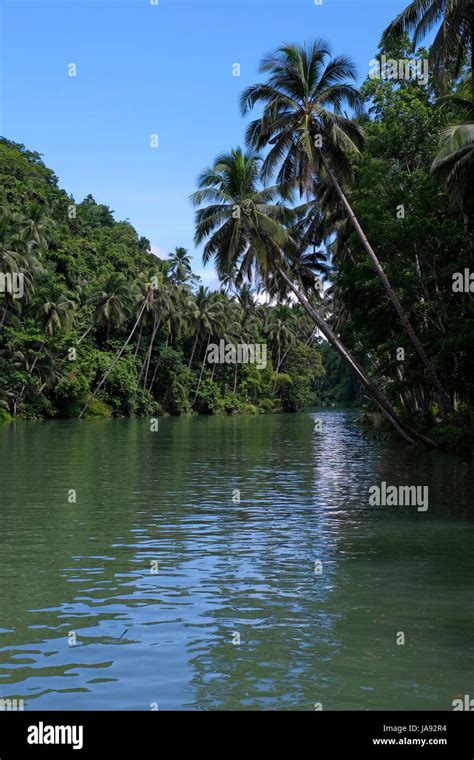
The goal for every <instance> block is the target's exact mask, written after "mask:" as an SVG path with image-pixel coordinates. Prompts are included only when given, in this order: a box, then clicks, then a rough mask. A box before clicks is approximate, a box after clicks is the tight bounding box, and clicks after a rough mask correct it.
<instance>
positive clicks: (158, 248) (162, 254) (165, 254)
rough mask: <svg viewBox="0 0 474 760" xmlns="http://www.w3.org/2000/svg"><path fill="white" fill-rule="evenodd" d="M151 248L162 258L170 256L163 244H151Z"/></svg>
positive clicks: (155, 254) (153, 252) (154, 253)
mask: <svg viewBox="0 0 474 760" xmlns="http://www.w3.org/2000/svg"><path fill="white" fill-rule="evenodd" d="M150 250H151V252H152V254H153V255H154V256H158V258H160V259H167V258H168V251H166V250H165V249H164V248H162V247H161V245H155V244H154V243H151V244H150Z"/></svg>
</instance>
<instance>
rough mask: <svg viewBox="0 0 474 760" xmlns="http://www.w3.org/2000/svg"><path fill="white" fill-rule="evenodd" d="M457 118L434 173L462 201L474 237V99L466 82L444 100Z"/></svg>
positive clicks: (445, 134) (441, 147)
mask: <svg viewBox="0 0 474 760" xmlns="http://www.w3.org/2000/svg"><path fill="white" fill-rule="evenodd" d="M443 100H444V102H445V103H446V104H447V105H448V106H449V107H450V108H451V109H452V111H453V112H454V113H455V114H456V115H457V123H455V124H453V125H451V126H450V127H447V128H446V129H445V130H443V132H442V134H441V140H440V145H439V152H438V154H437V156H436V157H435V159H434V161H433V165H432V167H431V171H432V173H433V175H434V176H437V177H440V178H441V179H443V180H444V182H445V183H446V189H447V190H448V192H449V193H450V194H451V195H452V197H453V198H455V199H456V200H458V201H460V203H461V206H462V208H463V213H464V224H465V228H466V231H467V232H469V233H470V234H471V235H472V234H473V233H474V192H473V187H474V98H473V97H472V95H471V92H470V90H469V87H468V82H467V81H466V82H464V83H463V85H462V86H461V87H460V89H459V91H458V92H457V93H456V95H454V96H450V97H447V98H444V99H443Z"/></svg>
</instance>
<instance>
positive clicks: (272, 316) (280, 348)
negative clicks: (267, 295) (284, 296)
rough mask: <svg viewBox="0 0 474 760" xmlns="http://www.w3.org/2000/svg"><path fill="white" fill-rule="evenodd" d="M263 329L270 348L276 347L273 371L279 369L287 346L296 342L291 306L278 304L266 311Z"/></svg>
mask: <svg viewBox="0 0 474 760" xmlns="http://www.w3.org/2000/svg"><path fill="white" fill-rule="evenodd" d="M265 330H266V333H267V336H268V339H269V341H270V345H271V346H272V348H274V349H276V356H277V365H276V368H275V372H279V371H280V367H281V364H282V356H283V355H284V354H285V352H286V351H287V349H288V347H289V346H290V345H292V344H294V343H295V342H296V324H295V315H294V313H293V310H292V308H291V306H289V305H288V304H279V305H278V306H274V307H273V308H272V309H271V310H270V311H269V313H268V317H267V322H266V325H265Z"/></svg>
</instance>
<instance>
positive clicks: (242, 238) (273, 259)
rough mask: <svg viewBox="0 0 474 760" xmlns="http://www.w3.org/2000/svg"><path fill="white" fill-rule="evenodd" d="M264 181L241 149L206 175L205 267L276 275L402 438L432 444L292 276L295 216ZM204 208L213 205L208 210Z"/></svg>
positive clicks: (201, 224)
mask: <svg viewBox="0 0 474 760" xmlns="http://www.w3.org/2000/svg"><path fill="white" fill-rule="evenodd" d="M260 176H261V159H260V158H259V157H258V156H257V155H255V154H251V153H250V154H248V153H244V152H243V151H242V150H240V149H237V150H233V151H231V153H228V154H223V155H221V156H219V157H218V158H217V159H216V162H215V164H214V165H213V166H212V167H210V168H208V169H206V170H205V171H204V172H203V173H202V175H201V177H200V179H199V188H200V189H199V190H197V191H196V192H195V193H193V195H192V196H191V197H192V200H193V202H194V204H195V205H196V206H201V208H198V209H197V211H196V234H195V241H196V244H197V245H200V244H201V243H203V242H204V241H205V244H204V249H203V261H204V263H207V262H208V261H209V260H210V259H213V260H214V264H215V267H216V270H217V273H218V275H219V277H221V276H223V275H225V274H226V273H228V272H229V271H231V270H232V269H233V268H236V269H237V270H238V273H239V275H241V276H243V277H244V278H245V279H246V280H247V281H249V282H252V281H256V282H258V283H266V282H267V281H268V278H269V275H272V274H274V273H275V272H276V273H277V274H278V275H279V276H280V277H281V278H282V279H283V280H284V281H285V282H286V284H287V286H288V289H289V290H290V291H291V292H292V293H293V294H294V295H295V297H296V298H297V299H298V301H299V302H300V303H301V305H302V306H303V308H304V309H305V311H306V312H307V313H308V314H309V316H310V317H311V319H312V320H313V322H314V323H315V325H316V326H317V327H318V328H319V330H320V331H321V332H322V333H323V335H324V336H325V337H326V338H327V340H328V341H329V342H330V343H331V344H332V345H333V346H334V348H335V349H336V351H337V352H338V353H339V355H340V356H341V357H342V358H343V360H344V361H345V362H346V364H348V365H349V367H350V368H351V369H352V371H353V372H354V373H355V374H356V377H357V378H358V380H359V381H360V382H361V383H362V385H363V386H364V387H365V388H366V390H367V392H368V393H369V395H370V396H371V397H372V398H373V399H374V401H375V402H376V403H377V405H378V406H379V407H380V409H381V410H382V411H383V413H384V414H385V415H386V416H387V418H388V419H389V420H390V422H391V423H392V424H393V425H394V427H395V428H396V429H397V430H398V431H399V433H400V434H401V435H402V436H403V437H404V438H405V439H406V440H408V441H410V442H413V441H415V440H418V441H420V440H422V441H423V442H424V443H429V444H430V443H431V442H430V441H428V440H427V439H426V438H425V437H424V436H420V434H419V433H417V432H416V431H414V430H411V428H409V426H407V425H406V424H405V423H404V422H403V421H402V420H401V419H400V418H399V416H398V414H397V412H396V411H395V409H394V408H393V407H392V405H391V404H390V402H389V401H388V399H387V398H386V397H385V396H384V394H383V393H382V392H381V391H380V390H379V388H377V386H376V385H375V383H374V382H373V381H372V380H371V379H370V378H369V376H368V375H367V373H366V372H365V371H364V369H363V368H362V366H361V365H360V364H359V362H358V361H357V360H356V359H355V358H354V357H353V356H352V355H351V353H350V351H349V350H348V349H347V348H346V347H345V346H344V345H343V343H342V342H341V341H340V340H339V338H338V336H337V335H336V334H335V333H334V332H333V331H332V330H331V328H330V327H329V325H328V324H327V322H326V321H325V320H324V318H323V317H322V316H321V314H320V313H319V311H318V309H317V308H316V307H315V306H313V305H312V304H311V303H310V302H309V300H308V299H307V298H306V297H305V296H304V294H303V293H302V292H301V291H300V290H299V289H298V288H297V287H296V285H295V284H294V282H293V281H292V279H291V278H290V276H289V275H288V273H287V269H288V267H287V262H286V259H285V256H284V253H283V247H284V246H285V245H287V244H288V242H289V235H288V232H287V231H286V230H285V228H284V226H283V222H285V220H287V219H288V217H289V215H290V214H289V211H288V209H286V208H285V207H284V206H283V205H282V204H276V203H274V202H272V201H274V199H275V198H276V197H277V190H278V189H277V188H276V187H270V188H268V187H267V188H263V189H261V188H260V187H259V177H260ZM204 203H209V205H205V206H203V204H204Z"/></svg>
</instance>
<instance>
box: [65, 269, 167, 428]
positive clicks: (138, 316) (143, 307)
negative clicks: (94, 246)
mask: <svg viewBox="0 0 474 760" xmlns="http://www.w3.org/2000/svg"><path fill="white" fill-rule="evenodd" d="M129 288H130V295H129V298H130V299H131V298H133V296H135V299H136V300H138V299H140V301H141V306H140V308H139V311H138V314H136V315H135V316H136V319H135V321H134V323H133V327H132V329H131V331H130V332H129V334H128V336H127V339H126V341H125V343H123V345H122V346H121V347H120V348H119V350H118V351H117V353H116V354H115V357H114V359H113V361H112V363H111V364H110V366H109V367H108V369H107V370H106V371H105V373H104V375H103V376H102V378H101V380H100V382H99V384H98V385H97V387H96V389H95V390H94V392H93V393H92V395H91V396H90V397H89V398H88V400H87V401H86V403H85V405H84V407H83V409H82V410H81V413H80V415H79V418H81V417H83V415H84V414H85V412H86V411H87V409H88V408H89V405H90V403H91V401H92V400H93V399H95V398H96V396H97V394H98V393H99V391H100V390H101V388H102V387H103V386H104V384H105V381H106V380H107V378H108V377H109V375H110V373H111V372H112V370H113V369H114V367H115V365H116V364H117V362H118V361H119V360H120V359H121V357H122V355H123V353H124V351H125V349H126V348H127V346H128V344H129V343H130V341H131V340H132V338H133V336H134V334H135V331H136V329H137V327H138V326H139V324H140V321H141V319H142V318H143V314H144V313H145V310H146V308H147V305H148V301H149V299H150V298H151V293H152V292H153V289H150V290H149V292H148V294H147V295H146V297H144V298H140V294H139V293H138V288H137V286H136V284H135V283H131V284H130V285H129Z"/></svg>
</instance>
